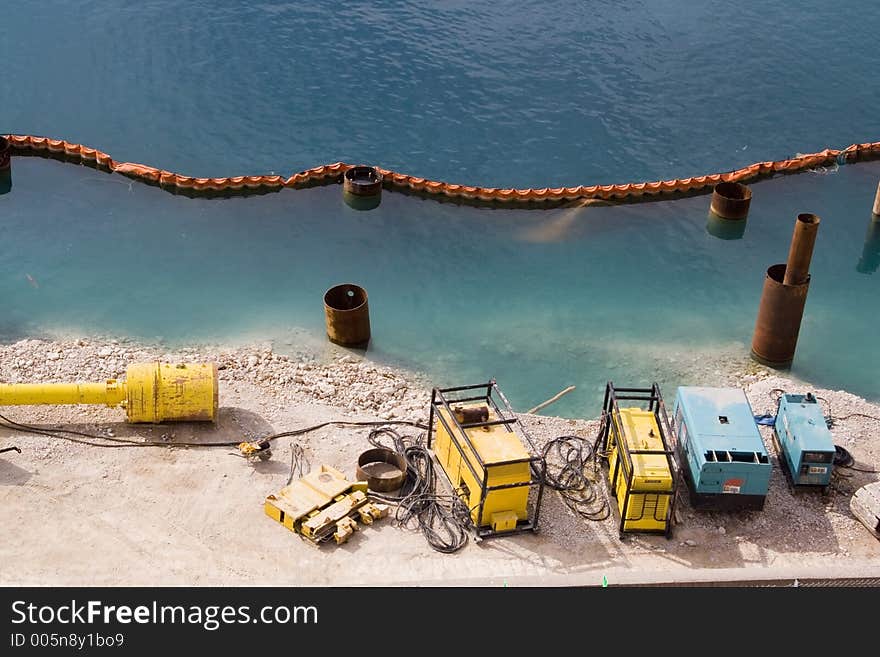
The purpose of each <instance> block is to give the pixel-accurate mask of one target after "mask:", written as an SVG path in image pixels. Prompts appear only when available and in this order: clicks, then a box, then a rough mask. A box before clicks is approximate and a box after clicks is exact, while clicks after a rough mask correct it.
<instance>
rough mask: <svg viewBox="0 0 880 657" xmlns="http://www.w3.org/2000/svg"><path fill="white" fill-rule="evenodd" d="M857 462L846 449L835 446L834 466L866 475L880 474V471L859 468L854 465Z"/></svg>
mask: <svg viewBox="0 0 880 657" xmlns="http://www.w3.org/2000/svg"><path fill="white" fill-rule="evenodd" d="M855 462H856V460H855V459H854V458H853V455H852V454H850V452H849V450H848V449H847V448H846V447H841V446H840V445H835V446H834V465H835V466H837V467H838V468H846V469H847V470H853V471H855V472H864V473H866V474H880V470H867V469H864V468H857V467H855V465H853V464H854V463H855Z"/></svg>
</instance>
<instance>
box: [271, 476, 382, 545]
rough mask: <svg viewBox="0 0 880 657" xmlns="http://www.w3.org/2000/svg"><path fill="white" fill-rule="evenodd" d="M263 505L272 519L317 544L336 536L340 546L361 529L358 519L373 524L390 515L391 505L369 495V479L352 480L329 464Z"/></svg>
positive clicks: (284, 489) (289, 485)
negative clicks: (377, 500) (374, 500)
mask: <svg viewBox="0 0 880 657" xmlns="http://www.w3.org/2000/svg"><path fill="white" fill-rule="evenodd" d="M263 508H264V510H265V512H266V515H267V516H269V517H270V518H272V520H275V521H277V522H280V523H281V524H282V525H284V526H285V527H287V528H288V529H289V530H290V531H292V532H294V533H297V534H299V535H300V536H302V537H303V538H306V539H308V540H309V541H311V542H312V543H315V544H319V543H323V542H324V541H329V540H330V539H331V538H332V539H334V540H335V541H336V544H337V545H339V544H341V543H344V542H345V541H347V540H348V539H349V538H350V537H351V535H352V534H353V533H354V532H355V531H357V528H358V526H357V520H360V521H361V522H363V523H364V524H366V525H369V524H372V522H373V521H374V520H378V519H379V518H384V517H385V516H387V515H388V505H387V504H376V503H374V502H372V501H370V499H369V498H368V497H367V482H365V481H358V482H351V481H348V480H347V479H346V478H345V476H344V475H343V474H342V473H341V472H340V471H339V470H337V469H335V468H331V467H330V466H329V465H322V466H321V468H320V469H319V470H317V471H316V472H310V473H309V474H307V475H305V476H304V477H302V478H301V479H299V480H298V481H294V482H293V483H290V484H288V485H287V486H285V487H284V488H282V489H281V491H280V492H279V493H278V495H269V497H267V498H266V502H265V504H264V506H263Z"/></svg>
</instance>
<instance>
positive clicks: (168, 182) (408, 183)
mask: <svg viewBox="0 0 880 657" xmlns="http://www.w3.org/2000/svg"><path fill="white" fill-rule="evenodd" d="M6 139H7V140H8V141H9V144H10V145H11V146H12V148H13V149H14V150H16V151H20V152H21V153H22V154H29V155H37V156H41V157H52V158H57V159H63V160H65V161H70V162H74V163H79V164H84V165H87V166H93V167H96V168H99V169H104V170H109V171H112V172H114V173H118V174H122V175H124V176H127V177H129V178H134V179H136V180H140V181H142V182H145V183H148V184H152V185H158V186H160V187H162V188H164V189H166V190H168V191H170V192H173V193H187V194H193V195H202V194H204V195H211V194H216V193H217V192H233V193H241V194H248V193H264V192H266V191H273V190H276V191H277V190H280V189H282V188H285V187H286V188H292V189H299V188H304V187H313V186H316V185H329V184H333V183H339V182H341V181H342V176H343V174H344V173H345V172H346V171H347V170H348V169H350V168H351V167H353V166H355V165H353V164H347V163H345V162H336V163H334V164H324V165H322V166H318V167H314V168H312V169H307V170H306V171H300V172H299V173H295V174H293V175H292V176H290V177H289V178H284V177H283V176H277V175H263V176H231V177H228V178H193V177H191V176H184V175H181V174H179V173H174V172H172V171H164V170H162V169H157V168H155V167H151V166H147V165H146V164H138V163H136V162H117V161H115V160H114V159H113V158H111V157H110V156H109V155H107V154H106V153H104V152H102V151H99V150H97V149H95V148H90V147H88V146H83V145H81V144H73V143H70V142H67V141H64V140H63V139H52V138H50V137H36V136H32V135H6ZM877 157H880V142H873V143H868V144H852V145H851V146H847V147H846V148H844V149H842V150H835V149H830V148H829V149H825V150H824V151H820V152H818V153H810V154H807V155H800V156H798V157H794V158H790V159H787V160H779V161H776V162H755V163H754V164H751V165H749V166H747V167H743V168H742V169H736V170H735V171H729V172H726V173H712V174H708V175H703V176H692V177H690V178H675V179H672V180H656V181H653V182H638V183H625V184H621V185H580V186H577V187H552V188H551V187H542V188H539V189H534V188H530V189H514V188H498V187H474V186H471V185H460V184H453V183H446V182H441V181H436V180H427V179H425V178H419V177H416V176H410V175H407V174H404V173H397V172H396V171H390V170H388V169H382V168H379V167H376V169H377V170H378V171H379V172H380V173H381V174H382V176H383V178H384V183H383V184H384V186H385V187H387V188H389V189H392V190H398V191H403V192H410V191H411V192H416V193H418V194H422V195H425V196H427V197H435V198H438V200H439V199H440V197H446V198H450V199H460V200H464V201H490V202H500V203H502V204H509V205H516V206H523V205H528V204H531V203H545V202H558V201H577V200H603V201H611V200H616V199H620V200H653V199H657V200H660V199H662V198H664V195H665V196H666V197H667V198H668V196H669V195H670V194H676V195H686V196H690V195H697V194H703V193H707V192H709V191H711V190H712V188H713V187H714V186H715V185H717V184H718V183H720V182H745V181H748V180H753V179H755V178H760V177H763V176H771V175H774V174H786V173H797V172H800V171H804V170H808V169H813V168H816V167H821V166H825V165H830V164H833V163H845V162H854V161H858V160H863V159H873V158H877Z"/></svg>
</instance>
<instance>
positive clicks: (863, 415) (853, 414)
mask: <svg viewBox="0 0 880 657" xmlns="http://www.w3.org/2000/svg"><path fill="white" fill-rule="evenodd" d="M851 417H863V418H867V419H868V420H874V421H875V422H880V417H877V416H876V415H868V414H867V413H850V414H849V415H843V416H841V417H836V418H834V422H838V421H839V420H848V419H849V418H851Z"/></svg>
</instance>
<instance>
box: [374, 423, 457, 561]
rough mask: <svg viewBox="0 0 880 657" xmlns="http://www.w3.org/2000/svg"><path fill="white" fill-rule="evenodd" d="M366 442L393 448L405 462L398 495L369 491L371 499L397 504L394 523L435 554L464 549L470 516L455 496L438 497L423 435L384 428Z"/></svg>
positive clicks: (431, 461)
mask: <svg viewBox="0 0 880 657" xmlns="http://www.w3.org/2000/svg"><path fill="white" fill-rule="evenodd" d="M414 426H415V425H414ZM419 428H426V427H424V426H420V427H419ZM382 437H388V438H390V439H391V442H392V445H393V446H392V447H389V446H388V445H385V444H383V443H382V441H381V438H382ZM367 439H368V440H369V441H370V444H371V445H373V446H375V447H383V448H385V449H393V450H394V451H396V452H398V453H399V454H402V455H403V458H404V459H405V460H406V477H405V478H404V481H403V485H402V486H401V487H400V490H399V492H398V493H397V494H395V495H388V494H385V493H377V492H374V491H370V496H371V497H375V498H377V499H380V500H382V501H383V502H388V503H389V504H395V505H397V511H396V512H395V516H394V521H395V523H396V524H397V525H398V526H400V527H406V528H408V529H418V530H419V531H421V532H422V534H423V535H424V537H425V540H426V541H427V542H428V545H430V546H431V548H433V549H434V550H436V551H437V552H443V553H445V554H451V553H452V552H457V551H458V550H460V549H461V548H463V547H464V546H465V545H466V544H467V540H468V531H469V529H470V528H471V527H472V523H471V518H470V513H469V511H468V509H467V507H466V506H465V504H464V502H462V500H461V498H459V497H458V495H438V494H437V492H436V491H437V475H436V472H435V470H434V461H433V459H432V458H431V453H430V452H429V451H428V448H427V447H426V446H425V444H424V434H423V435H422V436H419V437H418V438H413V437H411V436H401V435H400V434H399V433H398V432H397V431H395V430H394V429H392V428H391V427H387V426H383V427H380V428H377V429H374V430H372V431H371V432H370V435H369V436H368V437H367Z"/></svg>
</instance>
